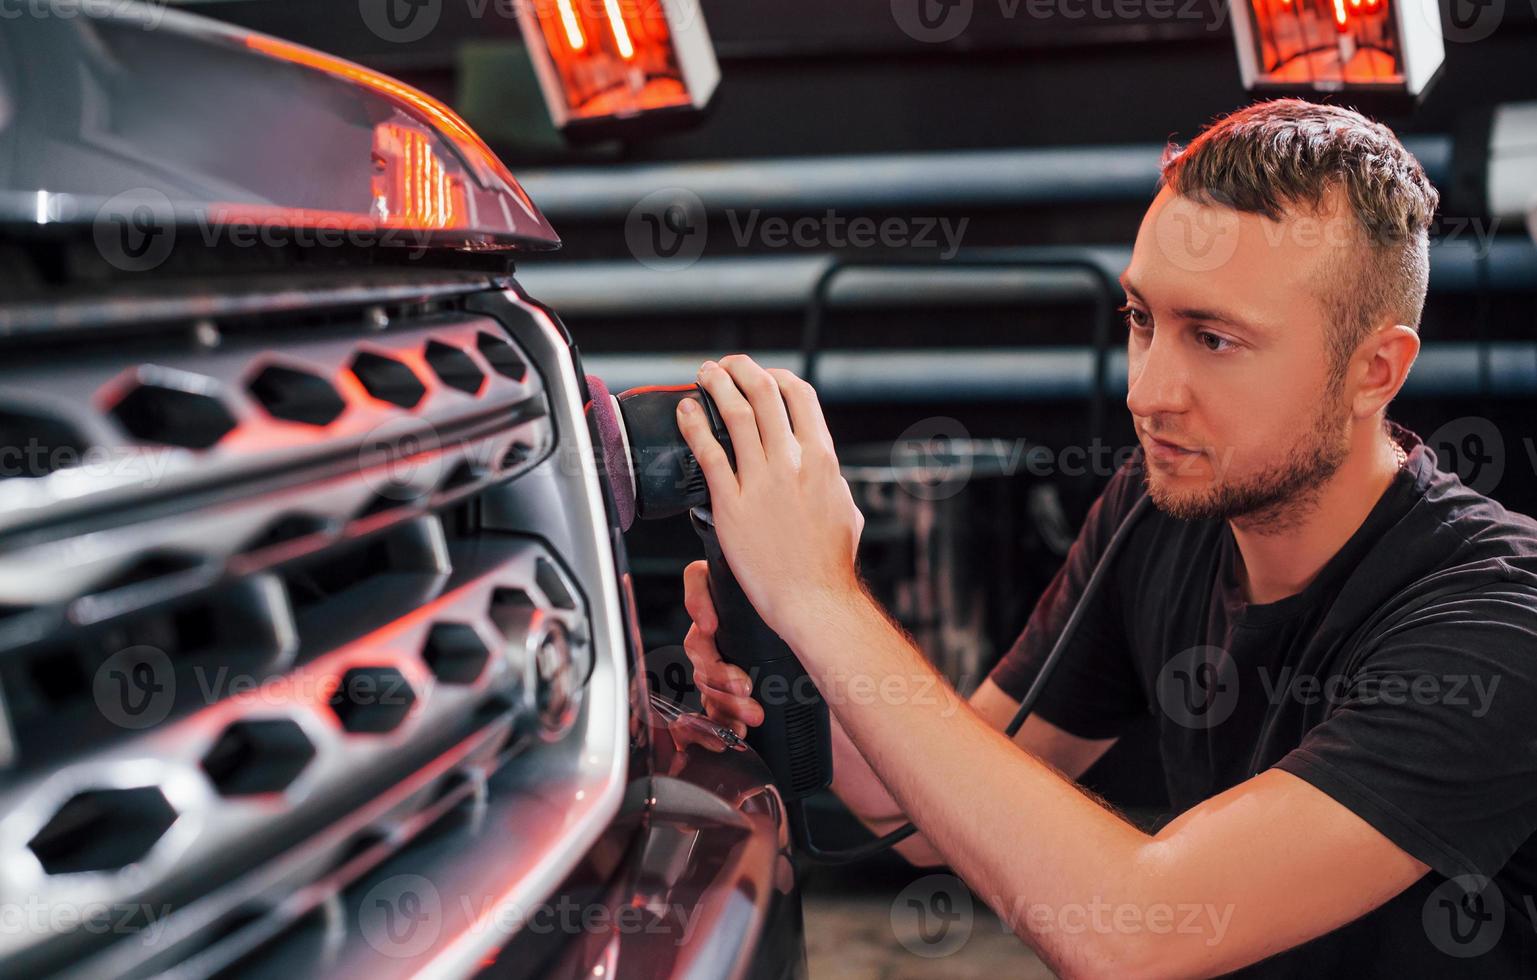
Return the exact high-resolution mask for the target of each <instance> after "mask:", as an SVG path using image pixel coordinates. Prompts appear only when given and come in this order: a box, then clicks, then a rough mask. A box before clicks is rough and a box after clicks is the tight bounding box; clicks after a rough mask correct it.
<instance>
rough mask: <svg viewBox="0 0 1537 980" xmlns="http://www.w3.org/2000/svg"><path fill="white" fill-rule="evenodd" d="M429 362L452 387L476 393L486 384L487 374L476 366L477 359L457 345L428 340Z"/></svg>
mask: <svg viewBox="0 0 1537 980" xmlns="http://www.w3.org/2000/svg"><path fill="white" fill-rule="evenodd" d="M427 363H428V364H430V365H432V369H433V370H434V371H436V372H437V375H438V377H439V378H441V379H442V380H443V383H444V384H446V385H448V386H449V387H450V388H457V389H459V390H460V391H463V392H466V393H468V394H471V395H476V394H479V393H480V388H481V385H483V384H485V381H486V376H485V375H484V374H482V373H481V371H480V368H478V367H476V366H475V361H474V360H473V359H472V358H471V357H470V355H468V354H466V353H465V352H464V351H462V350H460V349H459V348H457V347H450V346H448V345H447V344H444V343H440V342H438V341H436V340H429V341H427Z"/></svg>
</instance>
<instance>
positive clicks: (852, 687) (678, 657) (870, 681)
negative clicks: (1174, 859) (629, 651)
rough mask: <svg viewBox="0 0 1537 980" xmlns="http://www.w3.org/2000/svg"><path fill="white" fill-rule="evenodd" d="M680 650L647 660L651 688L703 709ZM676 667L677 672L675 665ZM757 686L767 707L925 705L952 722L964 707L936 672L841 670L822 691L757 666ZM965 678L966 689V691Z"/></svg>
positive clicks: (752, 673) (753, 673)
mask: <svg viewBox="0 0 1537 980" xmlns="http://www.w3.org/2000/svg"><path fill="white" fill-rule="evenodd" d="M676 650H677V648H675V647H661V648H658V649H656V650H653V651H651V652H650V653H648V654H647V655H646V661H647V665H648V670H647V678H646V679H647V686H648V688H649V689H650V690H651V691H652V693H655V694H660V695H662V696H664V697H666V698H667V699H668V700H670V701H672V702H674V703H675V704H681V705H683V706H684V707H686V708H687V707H690V706H691V705H694V704H697V703H698V693H697V688H696V687H695V686H694V684H693V682H692V678H691V676H690V675H689V674H688V673H687V672H686V670H687V669H686V668H685V667H683V666H682V665H683V663H684V662H686V660H687V656H686V654H677V653H675V651H676ZM674 664H676V665H677V666H676V667H673V666H672V665H674ZM743 670H744V672H745V673H746V674H747V677H748V680H749V681H750V682H751V684H752V697H753V699H754V700H756V701H757V702H758V703H759V704H761V705H763V706H765V707H781V706H784V705H795V704H805V703H807V702H809V701H813V700H816V699H817V698H818V697H820V698H821V699H822V700H823V701H826V702H827V703H828V704H829V705H838V704H856V705H862V706H863V705H872V704H886V705H897V704H901V705H926V706H930V707H935V708H938V709H939V710H940V716H941V717H945V718H948V717H950V716H951V715H953V714H955V712H956V711H958V710H960V706H961V704H962V703H963V702H964V701H965V698H962V697H961V696H960V695H959V694H957V693H956V692H955V690H954V689H952V688H951V687H950V685H949V684H948V683H947V682H946V681H944V680H943V679H942V678H941V677H940V676H939V674H938V673H937V672H934V671H924V672H919V673H913V674H869V673H864V672H862V671H856V670H841V669H840V670H837V671H834V672H833V673H832V675H831V676H829V677H828V678H826V684H825V687H819V686H818V685H817V683H816V682H815V681H813V680H812V679H811V677H810V676H809V675H807V674H801V675H799V676H797V677H796V678H794V679H793V680H792V679H790V678H789V677H786V676H785V675H783V674H778V673H773V674H765V673H763V671H762V669H761V668H760V667H757V666H749V667H746V668H743ZM966 683H967V679H966V678H963V679H962V681H961V686H963V687H964V686H966Z"/></svg>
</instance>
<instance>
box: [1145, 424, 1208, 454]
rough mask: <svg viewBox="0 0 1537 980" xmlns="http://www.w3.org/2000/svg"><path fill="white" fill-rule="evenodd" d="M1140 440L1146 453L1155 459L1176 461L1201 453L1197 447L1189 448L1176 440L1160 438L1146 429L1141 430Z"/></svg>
mask: <svg viewBox="0 0 1537 980" xmlns="http://www.w3.org/2000/svg"><path fill="white" fill-rule="evenodd" d="M1142 440H1143V448H1144V449H1145V450H1147V454H1148V455H1149V456H1151V457H1153V458H1154V459H1157V460H1163V461H1178V460H1183V459H1190V458H1192V457H1195V456H1199V455H1201V451H1200V450H1199V449H1190V448H1187V447H1185V446H1182V445H1180V444H1179V443H1177V442H1170V441H1169V440H1168V439H1160V438H1158V437H1157V436H1155V435H1153V434H1152V433H1151V432H1148V431H1147V430H1146V429H1144V430H1142Z"/></svg>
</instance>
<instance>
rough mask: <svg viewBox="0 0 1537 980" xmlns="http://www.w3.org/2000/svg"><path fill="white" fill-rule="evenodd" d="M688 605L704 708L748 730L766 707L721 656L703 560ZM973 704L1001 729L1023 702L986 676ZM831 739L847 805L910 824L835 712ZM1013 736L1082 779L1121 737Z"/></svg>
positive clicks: (866, 819) (688, 584) (689, 643)
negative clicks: (1020, 702) (759, 702)
mask: <svg viewBox="0 0 1537 980" xmlns="http://www.w3.org/2000/svg"><path fill="white" fill-rule="evenodd" d="M683 604H684V606H685V608H687V610H688V614H689V617H690V618H691V619H692V620H693V626H692V627H690V629H689V631H688V636H687V637H686V638H685V640H684V644H683V646H684V650H685V651H686V652H687V654H688V657H689V660H690V662H691V663H692V664H693V667H694V680H695V683H696V685H697V686H698V688H699V694H700V700H701V701H702V702H703V706H704V709H705V712H706V714H708V715H709V716H710V718H711V719H713V720H714V721H715V722H716V724H719V725H725V726H727V727H728V728H731V729H733V730H735V731H736V732H737V733H738V734H742V735H745V734H746V732H747V728H749V727H751V726H755V725H757V724H759V723H761V721H762V719H763V709H762V707H761V706H760V705H759V704H758V703H757V702H756V701H754V700H753V699H752V698H751V697H749V696H748V695H747V694H746V693H745V692H747V691H750V690H751V689H752V681H751V679H750V678H749V677H748V676H747V673H746V672H745V671H743V670H742V669H741V668H739V667H735V666H732V665H730V664H727V663H725V662H724V661H722V660H721V656H720V651H719V650H718V649H717V648H716V646H715V630H716V626H717V621H716V617H715V604H714V603H713V601H712V600H711V598H710V589H709V566H708V565H707V564H706V563H705V562H703V561H696V562H693V563H691V564H690V565H689V566H688V567H687V568H685V569H684V571H683ZM970 703H971V706H972V708H973V709H974V710H975V711H976V712H977V714H978V715H979V716H980V717H981V718H982V719H983V720H984V721H985V722H986V723H987V724H988V725H990V726H992V727H993V728H996V729H997V730H998V731H1000V732H1001V731H1003V730H1004V729H1005V728H1007V727H1008V724H1009V722H1010V721H1012V720H1013V718H1014V712H1015V711H1017V710H1018V708H1019V702H1018V701H1016V700H1015V699H1014V698H1011V697H1010V696H1009V695H1008V694H1006V693H1004V691H1003V689H1002V688H1000V687H999V686H998V685H997V684H995V683H993V681H992V679H991V678H988V679H986V680H984V681H983V682H982V685H981V686H980V687H979V688H977V690H976V692H975V693H973V694H972V696H971V701H970ZM832 740H833V784H832V790H833V792H834V793H836V794H837V796H838V798H839V799H840V800H842V801H843V804H844V806H846V807H848V808H849V812H850V813H852V814H854V816H855V817H856V818H858V819H859V821H860V822H861V823H863V824H864V825H865V827H866V828H868V829H869V830H870V831H871V832H872V833H874V834H876V835H877V836H879V835H882V834H886V833H889V832H891V831H893V830H895V829H897V828H898V827H900V826H901V825H903V824H904V823H906V822H907V816H906V815H905V814H904V813H903V812H902V810H901V808H900V807H898V806H897V803H896V800H894V799H893V798H892V796H891V793H890V792H889V791H887V789H886V787H885V786H884V785H882V783H881V781H880V779H879V778H878V777H877V776H876V775H875V773H874V771H873V770H872V769H871V768H870V764H869V763H868V762H866V761H865V757H864V756H863V755H861V754H860V752H859V749H857V748H856V747H855V746H854V743H853V742H852V741H850V739H849V736H848V733H847V732H845V731H844V730H843V724H842V723H841V722H840V721H839V720H838V717H837V715H834V716H833V717H832ZM1014 742H1015V744H1016V745H1018V746H1019V747H1020V748H1022V749H1024V750H1025V751H1027V752H1029V753H1030V754H1031V755H1033V756H1035V757H1036V758H1037V759H1040V760H1042V761H1043V762H1045V763H1047V764H1048V765H1050V766H1052V767H1054V768H1055V769H1057V770H1058V771H1060V772H1061V773H1062V774H1063V775H1064V776H1066V777H1067V778H1069V779H1077V778H1078V777H1079V776H1081V775H1083V773H1084V772H1085V771H1087V770H1088V768H1089V767H1090V766H1091V765H1093V764H1094V763H1095V761H1096V760H1098V759H1099V757H1100V756H1102V755H1104V754H1105V752H1106V751H1107V750H1108V749H1109V748H1110V746H1112V745H1114V744H1115V739H1113V738H1105V739H1086V738H1079V737H1078V736H1076V735H1072V734H1070V733H1068V732H1067V731H1065V730H1063V729H1061V728H1059V727H1057V726H1056V725H1053V724H1051V723H1050V722H1048V721H1046V720H1045V719H1044V718H1039V717H1034V718H1030V719H1028V720H1026V722H1025V724H1024V725H1022V726H1021V727H1020V730H1019V731H1018V732H1017V733H1016V734H1015V736H1014ZM894 849H895V850H896V852H897V853H898V854H901V855H902V856H903V857H904V858H906V859H907V860H908V861H909V862H911V863H912V864H915V865H918V866H920V867H926V866H933V865H938V864H943V863H944V860H945V859H944V858H943V857H942V856H941V855H940V853H939V852H938V851H936V850H935V849H934V847H933V845H931V844H930V843H929V842H928V840H927V839H926V838H925V837H924V836H923V835H922V834H914V835H912V836H911V837H909V838H907V839H906V840H905V841H902V842H901V843H900V844H898V845H897V846H896V847H895V848H894Z"/></svg>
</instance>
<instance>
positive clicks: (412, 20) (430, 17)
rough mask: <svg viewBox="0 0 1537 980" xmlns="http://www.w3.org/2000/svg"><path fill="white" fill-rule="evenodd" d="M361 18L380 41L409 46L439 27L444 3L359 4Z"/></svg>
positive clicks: (370, 0)
mask: <svg viewBox="0 0 1537 980" xmlns="http://www.w3.org/2000/svg"><path fill="white" fill-rule="evenodd" d="M358 14H359V15H360V16H361V17H362V18H363V24H364V26H366V27H367V28H368V29H369V30H370V31H372V32H373V33H374V35H375V36H376V37H378V38H379V40H381V41H389V42H390V43H392V44H410V43H411V42H413V41H420V40H421V39H422V38H424V37H426V36H427V35H428V34H431V33H432V29H433V28H434V27H437V26H438V18H439V17H441V16H442V15H443V0H358Z"/></svg>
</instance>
